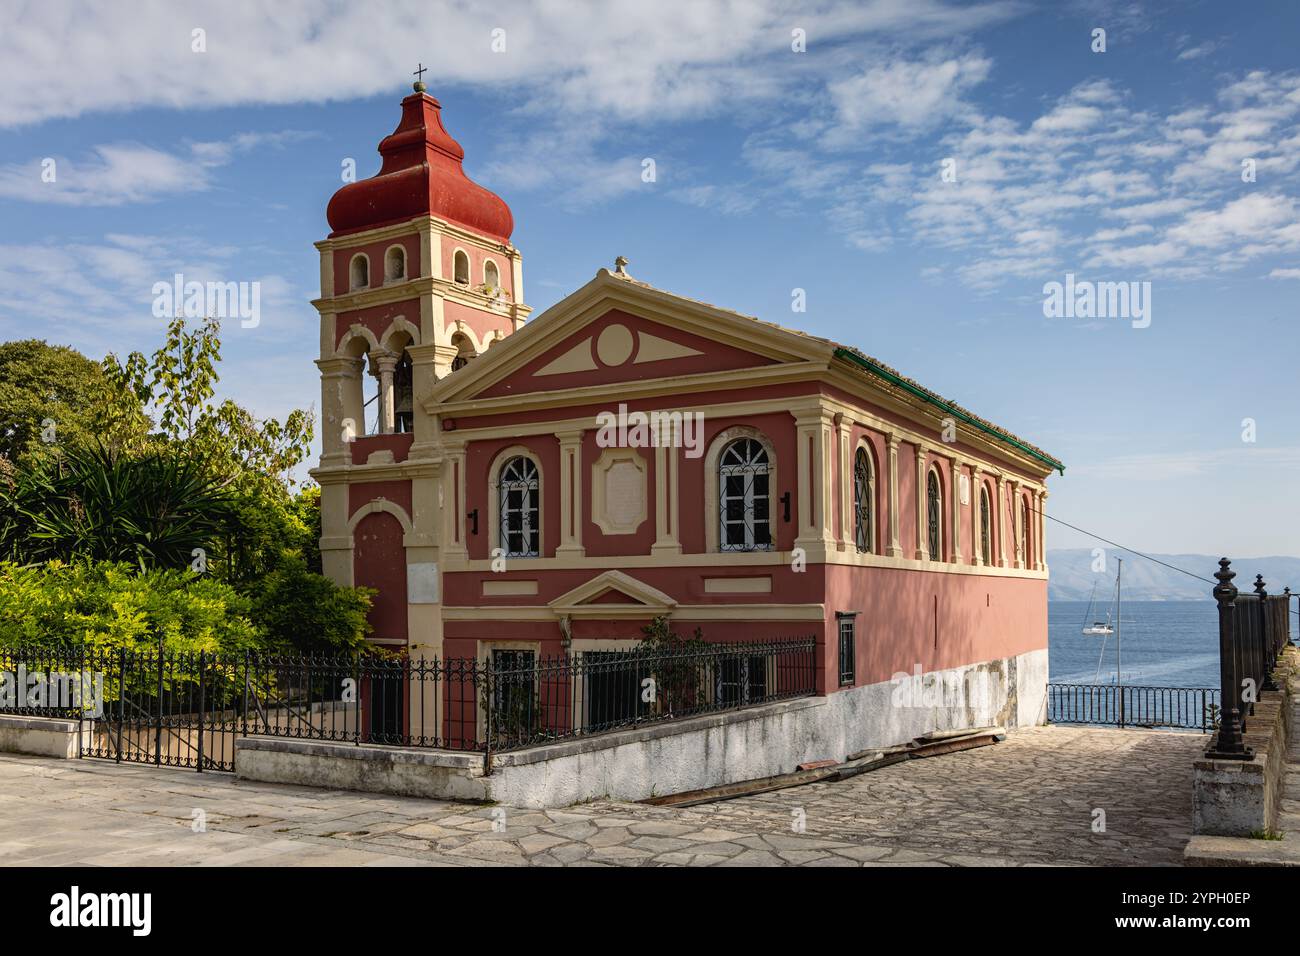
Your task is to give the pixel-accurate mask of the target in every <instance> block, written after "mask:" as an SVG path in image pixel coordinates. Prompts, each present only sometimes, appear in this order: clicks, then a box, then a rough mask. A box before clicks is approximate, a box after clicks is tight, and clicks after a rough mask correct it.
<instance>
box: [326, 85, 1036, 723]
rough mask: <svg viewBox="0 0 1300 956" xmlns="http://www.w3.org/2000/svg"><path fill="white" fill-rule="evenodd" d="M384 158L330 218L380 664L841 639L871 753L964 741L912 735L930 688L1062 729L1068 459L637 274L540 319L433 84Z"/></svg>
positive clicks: (846, 352) (332, 453)
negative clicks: (668, 635) (1049, 700)
mask: <svg viewBox="0 0 1300 956" xmlns="http://www.w3.org/2000/svg"><path fill="white" fill-rule="evenodd" d="M379 152H380V154H381V155H382V157H383V165H382V168H381V169H380V171H379V173H378V174H377V175H375V176H373V177H372V178H369V179H365V180H361V181H358V182H354V183H351V184H348V185H346V186H344V187H343V188H342V189H340V190H339V191H338V192H337V193H336V194H335V196H334V197H333V199H332V200H331V201H330V204H329V208H328V219H329V224H330V228H331V230H332V231H331V232H330V234H329V237H328V238H327V239H325V240H323V241H321V242H318V243H317V244H316V245H317V248H318V249H319V250H320V264H321V296H320V298H319V299H317V300H316V301H315V302H314V305H315V306H316V308H317V309H318V310H319V312H320V317H321V322H320V330H321V338H320V359H319V361H318V362H317V364H318V366H319V367H320V371H321V397H322V434H323V453H322V457H321V461H320V466H319V467H318V468H317V469H316V470H315V471H314V472H313V474H314V476H315V477H316V479H317V480H318V481H319V483H320V484H321V486H322V522H323V536H322V538H321V549H322V554H323V560H324V567H325V571H326V573H327V574H328V575H329V576H330V577H331V578H332V579H334V580H335V581H338V582H340V583H345V584H355V585H365V586H368V587H372V588H375V589H376V590H377V591H378V595H377V597H376V598H375V603H374V608H373V611H372V623H373V625H374V634H373V639H374V640H375V641H376V642H378V643H381V644H384V645H389V646H393V647H395V648H399V649H404V650H405V651H406V652H407V653H408V654H410V655H411V656H413V657H425V658H427V657H438V658H470V659H478V660H480V661H484V662H490V661H492V660H493V659H495V658H497V657H498V656H500V655H502V654H507V655H514V656H512V657H510V658H509V659H510V660H514V661H518V660H521V659H530V658H531V657H534V656H535V657H544V656H548V655H555V654H564V653H569V654H573V653H578V652H590V651H598V650H602V649H620V648H626V647H628V646H631V645H632V644H634V643H635V642H636V641H637V639H638V638H639V637H640V634H641V628H642V627H643V626H644V625H646V623H647V622H648V621H650V620H651V619H653V618H656V617H661V616H666V617H667V618H668V619H669V620H670V622H671V623H672V625H673V627H674V628H676V629H678V630H680V631H683V632H692V631H694V630H695V629H696V628H699V629H700V630H701V631H702V633H703V635H704V638H705V639H706V640H707V641H711V642H730V641H738V640H746V641H752V640H767V639H778V638H792V637H806V636H809V635H811V636H813V637H815V640H816V668H817V679H816V686H817V691H818V693H819V694H820V695H825V696H827V697H828V698H831V699H832V700H837V701H843V702H844V708H847V710H845V712H846V713H851V714H854V715H856V716H855V717H853V718H852V719H854V720H857V721H859V722H860V724H861V726H860V730H859V731H855V732H853V733H851V734H850V735H849V736H850V737H852V738H854V739H855V740H856V742H857V743H858V744H860V745H862V746H869V745H870V746H875V745H886V744H890V743H896V742H898V741H899V740H902V739H906V738H908V737H910V736H912V735H913V734H914V732H924V731H925V730H929V729H934V725H938V724H942V723H943V722H944V721H945V720H947V721H949V722H951V721H952V720H954V719H958V718H954V717H952V714H953V713H958V712H961V711H962V706H963V705H962V703H961V702H958V706H957V707H956V709H955V710H951V709H950V711H949V712H948V713H949V715H948V716H947V717H936V716H934V714H933V713H932V712H931V711H932V710H933V709H931V711H926V713H929V714H930V716H928V717H927V716H925V714H921V716H919V717H915V718H910V717H909V718H901V717H899V716H898V715H897V714H893V715H891V714H890V713H889V711H890V710H891V707H890V699H891V698H890V691H891V690H896V688H897V686H898V680H897V675H899V674H909V675H910V674H916V673H921V674H925V675H940V676H941V677H943V678H945V679H946V678H952V679H953V680H955V681H956V682H957V683H960V682H961V680H962V679H963V677H966V676H969V675H971V674H984V675H993V676H994V677H995V678H996V682H997V686H998V687H1000V688H1001V690H1000V691H998V692H996V693H995V697H996V700H994V701H993V702H992V703H991V704H990V705H989V706H988V707H987V708H986V710H987V713H985V714H983V715H982V716H968V717H967V718H964V719H968V720H970V721H972V722H977V723H978V722H1000V723H1005V724H1008V725H1015V724H1025V723H1036V722H1039V721H1041V719H1042V717H1043V698H1044V695H1045V682H1046V674H1047V568H1046V566H1045V564H1044V558H1043V555H1044V544H1043V517H1042V516H1043V512H1044V505H1045V502H1046V498H1047V491H1046V487H1045V482H1046V479H1047V476H1048V475H1049V474H1050V473H1051V472H1052V471H1054V470H1060V469H1062V465H1061V464H1060V462H1058V461H1057V460H1056V459H1054V458H1053V457H1052V456H1050V455H1048V454H1047V453H1045V452H1043V451H1042V450H1040V449H1038V448H1036V447H1035V446H1034V445H1032V444H1030V443H1029V442H1027V441H1025V440H1023V439H1020V438H1017V437H1016V436H1015V435H1013V434H1011V433H1010V432H1007V431H1006V430H1004V429H1002V428H999V427H997V426H996V425H993V424H992V423H990V422H987V421H985V420H983V419H981V418H979V417H978V416H976V415H975V414H973V413H971V412H969V411H967V410H965V409H963V408H962V407H960V406H958V405H956V404H954V403H952V402H949V401H947V400H945V399H943V398H942V397H940V396H939V395H937V394H936V393H934V392H932V391H930V390H929V389H927V388H925V387H923V386H922V385H920V384H918V383H917V382H914V381H912V380H911V379H908V378H906V377H904V376H903V375H902V374H900V373H899V372H897V371H895V370H894V369H892V368H890V367H888V366H887V365H885V364H883V363H881V362H879V361H877V360H876V359H874V358H871V357H870V356H868V355H867V354H865V353H863V352H861V351H859V350H858V349H857V348H854V347H853V346H851V345H840V344H837V343H835V342H831V341H828V340H826V339H822V338H818V337H816V336H814V335H810V334H807V333H804V332H801V331H798V330H794V329H788V328H784V327H781V326H778V325H775V324H773V323H771V322H767V321H761V320H759V319H756V318H752V317H749V316H745V315H741V314H738V313H736V312H732V311H728V310H726V309H723V308H719V307H717V306H713V305H708V304H705V303H703V302H698V301H695V300H693V299H689V298H685V297H683V296H681V295H677V294H675V293H672V292H668V291H665V290H662V289H658V288H654V287H652V286H650V285H648V284H646V283H644V282H641V281H638V280H636V279H634V278H632V277H631V276H630V275H628V274H627V273H626V269H625V268H624V266H625V263H624V262H623V261H622V260H620V261H619V263H618V264H617V266H616V268H615V269H614V270H613V271H609V270H607V269H600V270H599V271H597V273H596V275H595V277H594V278H593V279H592V280H591V281H590V282H588V283H587V284H586V285H585V286H583V287H582V288H580V289H578V290H577V291H576V292H573V293H572V294H570V295H568V296H567V297H565V298H564V299H562V300H561V301H559V302H558V303H556V304H555V305H554V306H552V307H551V308H550V309H548V310H547V311H546V312H544V313H542V314H540V315H537V316H535V317H534V316H531V314H530V313H531V310H530V309H529V307H528V306H527V305H526V304H525V297H524V289H523V273H522V257H521V254H520V251H519V250H518V249H517V248H515V247H514V246H513V245H512V244H511V241H510V237H511V233H512V231H513V225H514V223H513V219H512V216H511V213H510V210H509V208H508V207H507V206H506V204H505V203H504V202H503V201H502V200H501V199H500V198H499V197H497V196H496V195H494V194H493V193H491V192H489V191H488V190H486V189H484V188H483V187H481V186H479V185H477V184H475V183H474V182H472V181H471V180H470V179H469V178H468V177H467V176H466V175H465V172H464V170H463V168H462V160H463V157H464V153H463V150H462V149H461V147H460V146H459V145H458V144H457V142H456V141H455V140H454V139H453V138H452V137H451V136H450V135H449V134H448V132H447V131H446V129H445V128H444V126H443V122H442V116H441V112H440V105H439V103H438V101H437V100H436V99H434V98H433V97H432V96H429V95H428V94H427V93H425V92H424V90H423V87H422V85H417V87H416V92H415V93H414V94H413V95H411V96H408V97H406V99H404V100H403V101H402V117H401V122H400V123H399V124H398V126H397V129H396V130H395V131H394V132H393V133H392V135H390V136H388V137H387V138H385V139H384V140H383V141H382V142H381V143H380V145H379ZM521 654H522V655H524V657H522V658H521V657H520V656H519V655H521ZM999 694H1000V696H998V695H999ZM842 709H843V708H842ZM897 709H898V708H897V706H895V707H894V708H893V710H897ZM967 709H968V710H969V708H967ZM915 710H916V711H917V712H918V713H920V712H921V711H922V710H923V708H919V707H918V708H915ZM891 737H892V738H896V739H889V738H891Z"/></svg>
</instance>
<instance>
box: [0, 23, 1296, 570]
mask: <svg viewBox="0 0 1300 956" xmlns="http://www.w3.org/2000/svg"><path fill="white" fill-rule="evenodd" d="M0 24H2V25H3V26H2V29H0V74H2V76H3V82H2V83H0V340H10V339H18V338H29V337H36V338H43V339H45V340H47V341H50V342H57V343H62V344H68V345H72V346H74V347H76V348H78V349H80V350H81V351H83V352H84V353H86V354H87V355H90V356H92V357H95V358H99V357H100V356H102V355H103V354H104V353H105V352H108V351H110V350H112V351H116V352H117V353H119V354H125V353H126V352H128V351H130V350H133V349H140V350H144V351H146V352H152V350H153V349H154V348H156V347H157V346H158V345H159V344H160V343H161V341H162V331H163V324H164V320H162V319H159V318H156V317H155V316H154V315H153V309H152V303H153V299H154V292H153V287H154V284H155V283H157V282H160V281H161V282H170V281H171V280H172V276H173V275H174V274H176V273H181V274H183V275H184V276H185V278H186V279H187V280H198V281H209V280H212V281H223V282H229V281H233V282H258V283H260V285H259V288H260V294H261V315H260V322H259V323H258V324H257V326H256V327H253V328H243V327H241V326H240V324H239V323H238V322H235V323H227V325H226V327H225V330H224V343H225V348H224V358H225V361H224V362H223V378H222V390H223V391H222V397H225V396H229V397H232V398H234V399H235V400H237V401H239V402H241V403H243V404H245V405H247V406H248V407H250V408H251V409H253V410H254V411H255V412H256V413H257V414H258V415H261V416H274V417H283V416H284V415H285V414H286V413H287V412H288V411H289V410H290V409H292V408H295V407H315V406H316V405H317V404H318V403H319V380H318V377H317V370H316V367H315V366H314V365H313V360H314V359H316V358H317V357H318V356H317V323H318V317H317V314H316V312H315V310H314V309H313V308H312V306H311V305H310V300H311V299H312V298H314V297H316V296H317V295H319V259H318V255H317V252H316V250H315V249H314V248H313V247H312V243H313V242H314V241H317V240H320V239H322V238H324V237H325V236H326V235H327V234H328V232H329V227H328V224H327V223H326V221H325V207H326V204H327V203H328V201H329V198H330V196H331V195H332V194H333V193H334V192H335V191H336V190H337V189H338V188H340V187H341V186H342V184H343V174H344V170H345V169H346V168H347V166H348V164H349V161H351V162H353V163H355V167H356V170H357V176H358V177H364V176H369V175H373V174H374V173H375V172H376V171H377V170H378V168H379V156H378V153H377V146H378V143H379V140H380V139H382V138H383V137H384V136H385V135H387V134H388V133H390V132H391V131H392V130H393V128H394V127H395V126H396V125H397V121H398V118H399V115H400V109H399V106H398V104H399V102H400V100H401V98H402V97H403V96H405V95H406V94H407V93H409V91H410V89H411V87H410V84H411V82H412V80H413V77H412V75H411V73H412V71H413V70H415V69H416V67H417V65H418V64H423V65H424V66H425V67H427V68H428V72H426V73H425V74H424V80H425V82H426V83H427V84H428V86H429V91H430V92H431V93H432V94H433V95H435V96H437V97H438V98H439V100H440V101H441V103H442V106H443V119H444V122H445V123H446V125H447V127H448V129H449V131H450V132H451V133H452V135H453V136H454V137H455V138H456V139H457V140H458V141H459V142H460V143H461V144H462V145H463V146H464V148H465V153H466V160H465V168H466V171H467V173H468V174H469V175H470V176H471V177H472V178H474V179H475V180H476V181H478V182H480V183H482V184H484V185H486V186H488V187H489V188H491V189H493V190H494V191H496V192H497V193H499V194H500V195H501V196H502V197H503V198H504V199H505V200H506V201H507V202H508V203H509V205H510V207H511V210H512V211H513V213H514V219H515V224H516V227H515V232H514V235H513V242H514V243H515V245H516V246H518V247H519V249H520V250H521V251H522V253H523V257H524V289H525V300H526V301H527V303H528V304H529V305H531V306H532V307H533V308H534V309H535V312H534V315H537V314H540V312H541V311H543V310H544V309H545V308H547V307H548V306H550V305H552V304H554V303H555V302H556V301H558V300H559V299H561V298H563V296H564V295H566V294H567V293H568V292H571V291H573V290H575V289H577V288H578V287H580V286H582V285H583V284H585V283H586V282H587V281H588V280H589V279H590V278H591V277H592V276H593V275H594V274H595V272H596V270H597V269H598V268H601V267H609V266H611V265H612V263H613V260H614V258H615V256H618V255H623V256H626V257H627V258H628V259H629V260H630V265H629V267H628V271H629V272H630V273H631V274H632V275H633V276H634V277H635V278H638V279H641V280H644V281H646V282H649V283H651V284H652V285H655V286H657V287H659V288H663V289H667V290H670V291H673V292H678V293H681V294H683V295H686V296H689V297H691V298H696V299H702V300H704V301H707V302H711V303H714V304H716V305H719V306H723V307H726V308H730V309H734V310H737V311H740V312H743V313H746V314H750V315H755V316H758V317H760V318H763V319H766V320H769V321H773V322H777V323H780V324H783V325H787V326H793V327H795V328H800V329H804V330H806V331H808V332H811V333H813V334H816V335H821V336H825V337H827V338H831V339H834V340H836V341H839V342H844V343H849V344H853V345H856V346H858V347H859V348H861V349H862V350H864V351H865V352H867V353H868V354H870V355H872V356H874V357H876V358H878V359H880V360H882V361H884V362H886V363H887V364H889V365H891V366H893V367H895V368H897V369H899V370H900V371H902V372H904V373H905V374H907V375H909V376H911V377H913V378H916V379H918V380H919V381H921V382H922V383H924V384H925V385H926V386H928V387H930V388H931V389H933V390H934V391H936V392H938V393H939V394H941V395H943V396H945V397H948V398H951V399H953V400H956V401H958V402H960V403H961V404H962V405H964V406H965V407H967V408H969V409H971V410H972V411H974V412H976V413H977V414H979V415H981V416H982V417H985V418H988V419H990V420H992V421H994V422H996V423H998V424H999V425H1002V426H1003V427H1005V428H1008V429H1010V430H1011V431H1012V432H1014V433H1016V434H1018V435H1020V436H1022V437H1024V438H1026V439H1028V440H1029V441H1031V442H1033V443H1035V444H1037V445H1038V446H1040V447H1042V448H1044V449H1046V450H1047V451H1048V452H1049V453H1051V454H1052V455H1053V456H1055V457H1056V458H1058V459H1060V460H1061V461H1063V462H1064V463H1065V465H1066V470H1065V474H1064V476H1056V477H1054V478H1052V479H1051V480H1049V482H1048V487H1049V491H1050V498H1049V500H1048V513H1049V515H1051V516H1053V517H1055V518H1059V519H1061V520H1063V521H1067V522H1069V523H1070V524H1074V525H1077V526H1080V527H1082V528H1086V529H1088V530H1089V531H1091V532H1093V533H1096V534H1100V535H1102V536H1104V537H1108V538H1111V539H1114V540H1116V541H1118V542H1120V543H1121V544H1123V545H1125V546H1128V547H1131V548H1135V549H1138V550H1144V551H1154V552H1180V553H1213V554H1226V555H1229V556H1259V555H1272V554H1300V513H1298V512H1297V511H1296V509H1295V508H1294V507H1293V504H1294V503H1295V499H1296V490H1297V475H1298V474H1300V415H1297V414H1296V410H1297V400H1296V397H1295V396H1296V391H1297V387H1298V385H1300V375H1297V372H1298V371H1300V340H1298V339H1297V336H1296V334H1295V330H1296V328H1297V319H1298V318H1300V314H1298V313H1300V306H1298V304H1300V188H1298V187H1300V46H1298V45H1297V40H1300V3H1295V2H1291V0H1276V2H1259V3H1252V4H1249V5H1242V4H1230V3H1221V2H1211V0H1204V2H1197V0H1191V2H1182V3H1139V2H1110V0H1060V2H1042V3H1031V2H1021V0H989V2H978V0H977V2H969V3H961V2H946V0H876V2H861V0H859V2H846V3H840V2H832V0H826V2H821V3H806V4H796V3H777V2H762V0H754V2H747V3H725V4H724V3H708V2H702V0H657V2H655V3H642V2H634V3H621V2H614V3H599V4H582V3H576V2H563V3H562V2H540V3H512V2H497V3H492V4H472V3H446V2H433V0H416V2H403V0H390V2H385V3H373V2H362V0H352V2H348V3H341V2H339V3H335V2H328V3H325V2H299V0H279V2H277V3H275V4H273V5H272V4H253V3H244V2H238V0H236V2H224V3H219V4H218V3H213V4H197V3H185V2H176V0H167V2H150V0H133V2H131V3H126V2H98V3H78V2H71V0H33V2H27V0H0ZM1098 31H1104V34H1103V33H1099V32H1098ZM646 160H653V166H652V168H653V177H650V176H648V175H647V172H646V171H647V169H649V168H651V167H650V164H647V163H646ZM50 161H52V162H50ZM50 170H52V171H53V175H52V176H51V175H50V172H49V171H50ZM50 180H52V181H50ZM1067 275H1070V276H1073V280H1072V282H1073V283H1074V284H1073V285H1072V286H1071V288H1072V289H1073V290H1075V293H1076V294H1080V293H1079V292H1078V290H1080V289H1084V288H1085V287H1086V284H1088V283H1120V284H1122V288H1123V290H1124V291H1125V292H1126V293H1131V294H1132V295H1133V297H1134V298H1133V300H1132V301H1133V303H1134V304H1136V303H1139V302H1140V303H1142V312H1141V314H1140V315H1134V314H1132V310H1130V312H1128V313H1124V312H1122V311H1121V310H1120V309H1119V308H1118V303H1117V302H1116V303H1110V305H1112V306H1115V308H1111V309H1106V310H1102V313H1101V314H1092V315H1088V314H1080V313H1081V312H1083V311H1084V310H1083V309H1072V310H1058V311H1057V312H1056V313H1053V310H1052V309H1051V308H1049V307H1048V305H1049V303H1048V300H1049V299H1050V296H1051V291H1050V290H1051V289H1052V285H1051V284H1052V283H1059V284H1060V285H1061V286H1063V287H1064V286H1065V284H1066V282H1067ZM1117 288H1118V287H1117ZM795 290H803V298H804V300H805V302H806V311H802V312H798V311H795V303H796V301H797V298H798V297H797V296H796V292H795ZM1103 298H1104V297H1103ZM1061 311H1064V313H1065V314H1060V312H1061ZM1117 312H1118V313H1119V314H1116V313H1117ZM1049 313H1053V314H1049ZM1093 543H1094V542H1093V541H1092V540H1091V539H1089V538H1086V537H1084V536H1082V535H1079V534H1077V533H1075V532H1072V531H1069V530H1067V529H1065V528H1063V527H1062V526H1061V525H1059V524H1056V523H1054V522H1049V524H1048V546H1049V547H1051V548H1060V547H1091V546H1092V544H1093Z"/></svg>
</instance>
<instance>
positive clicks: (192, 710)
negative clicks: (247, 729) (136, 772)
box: [77, 651, 243, 772]
mask: <svg viewBox="0 0 1300 956" xmlns="http://www.w3.org/2000/svg"><path fill="white" fill-rule="evenodd" d="M87 658H88V659H87V660H86V661H85V664H84V666H83V667H82V668H81V674H82V678H81V681H82V685H83V687H85V686H87V685H88V683H89V682H95V683H98V684H99V685H100V687H101V688H102V690H101V691H100V692H99V693H98V694H97V695H96V697H95V698H93V699H92V700H91V701H89V702H87V701H86V700H85V699H84V692H83V701H82V705H81V707H80V711H79V713H78V714H77V716H78V718H79V719H80V721H81V724H82V736H81V741H82V747H81V755H82V756H83V757H101V758H105V759H110V760H116V761H117V762H118V763H123V762H126V763H146V764H153V765H154V766H157V767H188V768H190V769H193V770H198V771H200V772H201V771H204V770H224V771H233V770H234V769H235V734H236V732H237V729H238V726H239V720H240V718H241V716H242V707H241V704H243V698H242V695H241V694H240V693H239V686H238V683H237V680H238V673H237V671H238V668H235V667H232V666H231V665H230V664H229V663H228V662H225V661H222V660H220V659H218V658H216V657H213V656H211V655H209V654H207V653H206V652H204V651H199V652H198V653H197V654H192V653H179V654H167V653H152V654H150V653H132V654H129V655H128V654H127V653H126V652H125V651H119V652H118V653H116V654H113V653H111V652H110V653H108V654H102V655H101V654H92V655H88V656H87Z"/></svg>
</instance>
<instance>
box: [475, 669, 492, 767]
mask: <svg viewBox="0 0 1300 956" xmlns="http://www.w3.org/2000/svg"><path fill="white" fill-rule="evenodd" d="M477 666H478V665H477V662H476V663H475V667H476V668H477ZM482 677H483V698H484V718H483V776H485V777H488V776H491V774H492V668H491V667H490V666H488V667H486V668H485V669H484V671H483V675H482ZM474 689H475V692H477V690H478V681H477V680H476V681H475V682H474Z"/></svg>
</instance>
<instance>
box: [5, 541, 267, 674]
mask: <svg viewBox="0 0 1300 956" xmlns="http://www.w3.org/2000/svg"><path fill="white" fill-rule="evenodd" d="M250 606H251V602H250V601H249V600H248V599H247V598H245V597H243V596H242V595H240V594H239V593H238V592H237V591H235V589H234V588H232V587H230V586H229V585H226V584H222V583H221V582H219V581H214V580H212V579H211V578H202V577H200V576H198V575H196V574H194V573H193V572H190V571H177V570H153V571H144V572H141V571H138V570H137V569H135V568H133V567H131V566H130V565H126V564H111V563H101V564H89V563H86V562H80V563H78V564H63V563H62V562H59V561H52V562H50V563H48V564H43V565H37V566H33V567H21V566H19V565H15V564H9V563H0V647H3V648H16V647H22V646H25V645H43V646H49V645H62V646H67V647H83V646H84V647H86V648H87V649H96V650H101V651H108V650H117V649H118V648H122V649H125V650H127V651H154V650H157V649H158V647H159V644H160V642H161V646H162V648H163V649H164V650H166V651H193V652H198V651H209V652H220V653H223V654H237V653H239V654H242V653H243V652H244V651H245V650H252V649H256V648H257V647H258V645H259V643H260V634H259V629H258V627H257V626H256V625H255V624H254V623H253V622H252V621H251V620H250V616H249V613H250Z"/></svg>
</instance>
